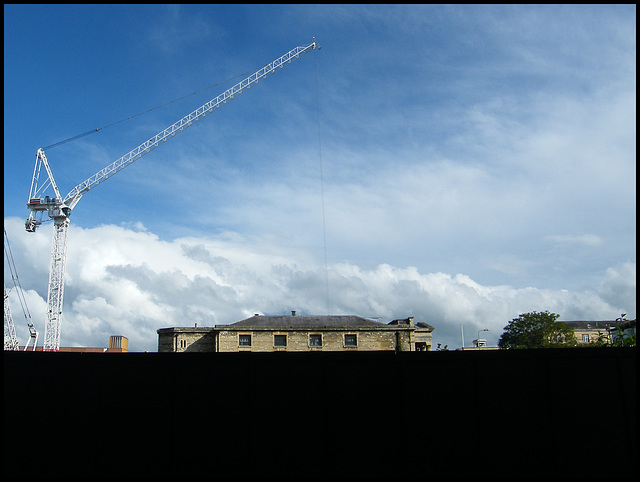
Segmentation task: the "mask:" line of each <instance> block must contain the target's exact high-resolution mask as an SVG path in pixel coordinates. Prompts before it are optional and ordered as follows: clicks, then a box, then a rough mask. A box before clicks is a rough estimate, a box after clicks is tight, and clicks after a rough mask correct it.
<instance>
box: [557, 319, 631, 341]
mask: <svg viewBox="0 0 640 482" xmlns="http://www.w3.org/2000/svg"><path fill="white" fill-rule="evenodd" d="M557 323H562V324H563V325H567V326H569V327H571V328H572V329H573V332H574V334H575V336H576V340H577V341H578V343H579V344H587V343H593V342H596V341H598V340H599V339H602V341H604V342H605V343H608V344H610V343H611V341H612V339H613V336H615V334H616V328H617V327H618V326H623V325H624V324H625V321H620V320H615V321H613V320H611V321H558V322H557Z"/></svg>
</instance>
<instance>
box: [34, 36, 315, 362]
mask: <svg viewBox="0 0 640 482" xmlns="http://www.w3.org/2000/svg"><path fill="white" fill-rule="evenodd" d="M315 48H316V42H315V38H314V41H313V42H312V43H310V44H309V45H306V46H301V47H296V48H294V49H292V50H290V51H289V52H287V53H286V54H284V55H283V56H281V57H279V58H278V59H276V60H274V61H273V62H270V63H268V64H267V65H265V66H264V67H262V68H261V69H259V70H257V71H256V72H254V73H253V74H251V75H250V76H249V77H247V78H246V79H244V80H242V81H240V82H238V83H237V84H236V85H234V86H233V87H231V88H230V89H227V90H226V91H224V92H223V93H222V94H220V95H218V96H217V97H215V98H214V99H211V100H210V101H209V102H207V103H206V104H204V105H202V106H201V107H199V108H198V109H196V110H195V111H193V112H191V113H190V114H188V115H186V116H184V117H183V118H182V119H180V120H179V121H177V122H175V123H174V124H172V125H170V126H169V127H167V128H166V129H164V130H163V131H161V132H159V133H158V134H156V135H155V136H153V137H152V138H150V139H149V140H147V141H146V142H143V143H142V144H140V145H139V146H138V147H136V148H135V149H133V150H132V151H130V152H128V153H127V154H125V155H124V156H122V157H120V158H119V159H117V160H116V161H114V162H113V163H111V164H109V165H108V166H107V167H105V168H104V169H102V170H101V171H99V172H97V173H96V174H94V175H93V176H91V177H90V178H88V179H87V180H85V181H83V182H81V183H80V184H78V185H77V186H76V187H74V188H73V189H72V190H71V191H69V193H68V194H67V195H66V196H65V197H64V198H63V197H62V196H61V195H60V191H59V189H58V186H57V184H56V182H55V179H54V177H53V173H52V171H51V166H50V165H49V161H48V160H47V157H46V155H45V153H44V150H43V149H38V150H37V152H36V162H35V166H34V169H33V178H32V181H31V189H30V191H29V199H28V202H27V208H28V209H29V210H30V211H31V212H30V213H29V217H27V219H26V221H25V229H26V230H27V231H28V232H35V231H36V229H37V227H38V226H39V225H40V224H42V223H43V222H44V221H43V218H44V213H46V214H47V215H48V216H49V218H51V219H50V220H53V239H52V245H51V262H50V265H49V285H48V293H47V319H46V322H45V331H44V342H43V347H42V349H43V351H59V349H60V327H61V321H62V301H63V295H64V275H65V264H66V257H67V238H68V234H69V216H70V215H71V211H72V210H73V209H74V208H75V207H76V205H77V204H78V201H80V199H81V198H82V196H83V195H84V194H86V193H87V192H89V191H90V190H91V189H93V188H95V187H96V186H98V185H99V184H101V183H103V182H104V181H106V180H107V179H109V178H110V177H111V176H113V175H114V174H117V173H118V172H120V171H122V170H123V169H124V168H125V167H127V166H129V165H131V164H132V163H133V162H135V161H137V160H138V159H140V158H141V157H142V156H144V155H145V154H148V153H149V152H151V151H152V150H153V149H155V148H156V147H158V146H159V145H160V144H162V143H164V142H166V141H168V140H169V139H171V138H172V137H174V136H175V135H176V134H178V133H180V132H182V131H183V130H185V129H186V128H187V127H190V126H192V125H193V124H195V123H196V122H198V121H199V120H201V119H203V118H204V117H205V116H206V115H208V114H210V113H211V112H212V111H213V110H215V109H217V108H219V107H221V106H222V105H224V104H226V103H227V102H228V101H230V100H232V99H233V98H234V97H235V96H237V95H239V94H241V93H243V92H244V91H245V90H247V89H249V88H250V87H251V86H253V85H255V84H257V83H258V82H260V81H262V80H264V79H266V78H267V77H269V76H270V75H272V74H274V73H275V72H277V71H278V70H279V69H281V68H283V67H285V66H286V65H288V64H289V63H291V62H292V61H294V60H296V59H298V58H300V57H301V56H303V55H304V54H306V53H308V52H310V51H311V50H314V49H315ZM42 167H44V169H45V171H46V179H45V180H44V181H43V182H41V183H40V182H39V177H40V171H41V169H42ZM49 188H51V189H52V190H53V197H50V196H45V195H44V194H45V192H46V191H47V190H48V189H49ZM47 222H48V221H47Z"/></svg>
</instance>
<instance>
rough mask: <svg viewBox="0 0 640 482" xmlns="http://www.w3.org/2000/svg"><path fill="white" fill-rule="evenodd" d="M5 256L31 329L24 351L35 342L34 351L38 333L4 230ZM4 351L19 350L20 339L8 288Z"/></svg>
mask: <svg viewBox="0 0 640 482" xmlns="http://www.w3.org/2000/svg"><path fill="white" fill-rule="evenodd" d="M4 255H5V258H7V262H8V264H9V271H10V272H11V278H12V280H13V285H14V286H15V288H16V290H17V293H18V299H19V300H20V305H21V306H22V312H23V313H24V318H25V320H27V326H28V327H29V339H28V340H27V343H25V345H24V351H27V348H29V343H30V342H32V341H33V350H34V351H35V349H36V343H37V342H38V332H37V331H36V329H35V328H34V326H33V323H32V322H31V321H30V320H31V313H29V308H28V307H27V300H26V299H25V298H24V293H23V291H22V286H20V279H19V278H18V271H17V270H16V265H15V262H14V261H13V253H12V252H11V246H10V245H9V237H8V236H7V230H6V229H5V230H4ZM4 327H5V333H4V349H5V350H7V351H17V350H19V348H20V347H19V342H18V337H17V336H16V327H15V325H14V324H13V316H12V315H11V307H10V306H9V295H8V294H7V287H6V286H5V287H4Z"/></svg>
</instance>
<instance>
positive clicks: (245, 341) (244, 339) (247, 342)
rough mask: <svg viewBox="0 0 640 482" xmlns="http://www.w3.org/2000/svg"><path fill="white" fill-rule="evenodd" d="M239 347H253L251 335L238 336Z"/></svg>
mask: <svg viewBox="0 0 640 482" xmlns="http://www.w3.org/2000/svg"><path fill="white" fill-rule="evenodd" d="M238 346H251V335H238Z"/></svg>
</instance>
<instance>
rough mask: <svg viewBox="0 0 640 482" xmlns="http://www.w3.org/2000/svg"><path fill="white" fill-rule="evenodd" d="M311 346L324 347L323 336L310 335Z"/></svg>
mask: <svg viewBox="0 0 640 482" xmlns="http://www.w3.org/2000/svg"><path fill="white" fill-rule="evenodd" d="M309 346H322V335H309Z"/></svg>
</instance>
